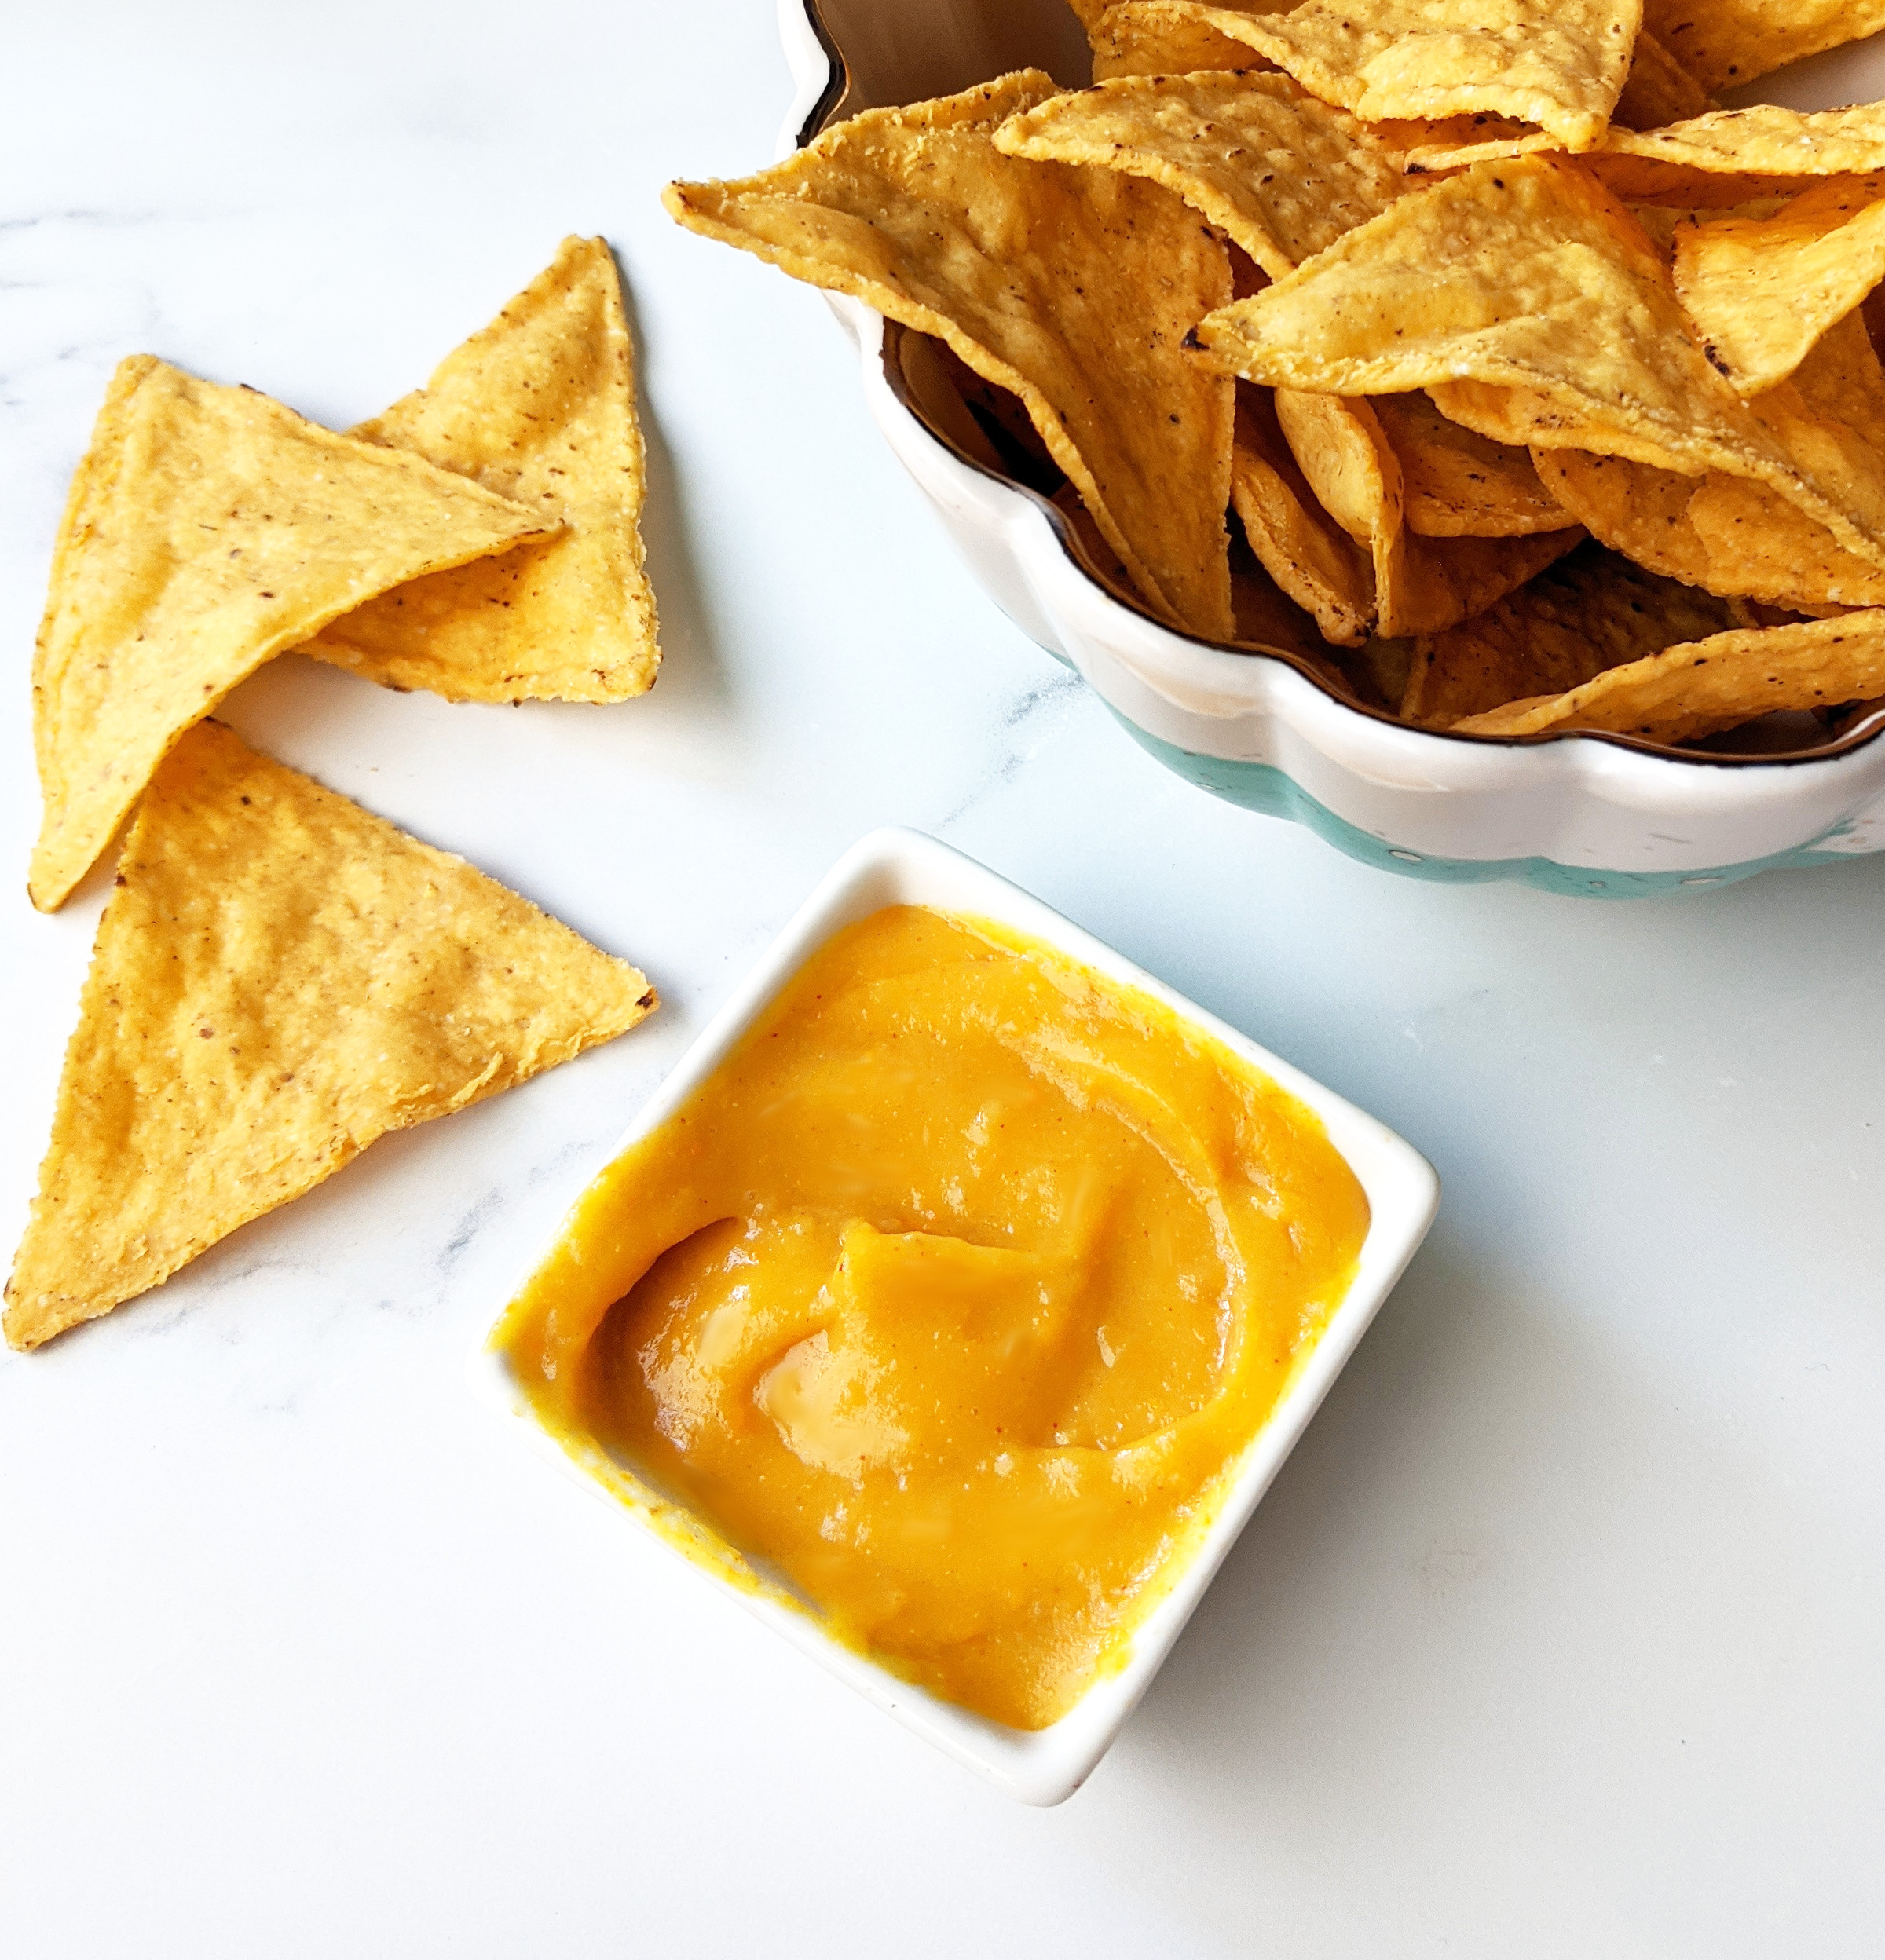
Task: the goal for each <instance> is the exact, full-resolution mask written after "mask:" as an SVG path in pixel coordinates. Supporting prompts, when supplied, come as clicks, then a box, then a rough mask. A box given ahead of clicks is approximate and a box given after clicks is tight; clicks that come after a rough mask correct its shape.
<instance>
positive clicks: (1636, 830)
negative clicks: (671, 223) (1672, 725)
mask: <svg viewBox="0 0 1885 1960" xmlns="http://www.w3.org/2000/svg"><path fill="white" fill-rule="evenodd" d="M779 20H780V27H781V34H782V35H783V38H784V40H785V48H786V53H787V55H788V57H789V59H790V61H791V64H792V71H793V74H794V76H795V78H796V80H797V82H798V93H797V95H796V98H795V100H794V101H793V103H792V109H791V112H790V114H789V116H788V118H787V121H786V125H785V135H784V137H783V139H782V148H783V149H785V150H788V151H789V149H790V148H792V146H793V145H794V144H796V143H798V142H799V141H802V140H804V139H805V138H806V137H807V136H808V134H811V133H816V131H817V130H818V128H819V127H821V126H822V125H823V124H824V123H825V122H826V121H827V120H829V119H830V117H831V116H833V115H834V114H836V113H837V112H840V110H841V111H842V112H845V113H849V112H852V111H855V110H856V109H858V108H868V107H870V106H872V105H873V104H879V103H886V102H904V101H918V100H920V99H921V98H923V97H925V96H928V95H933V94H936V93H941V92H943V91H944V90H950V89H954V88H961V87H966V86H968V85H969V84H970V83H972V82H975V81H979V80H984V79H987V78H988V77H989V76H990V75H994V74H997V73H1000V72H1001V71H1004V70H1005V69H1008V68H1015V67H1017V66H1019V65H1021V64H1023V63H1025V62H1028V61H1033V62H1034V63H1036V64H1038V65H1040V66H1042V67H1045V68H1049V69H1050V70H1051V71H1053V72H1055V73H1056V74H1057V75H1059V76H1060V79H1062V80H1063V81H1067V82H1074V81H1078V80H1080V79H1083V77H1082V73H1081V70H1080V65H1079V64H1080V63H1081V61H1082V58H1083V57H1084V53H1085V42H1084V39H1083V38H1082V36H1081V35H1080V32H1079V30H1078V25H1077V24H1075V22H1074V16H1073V14H1072V12H1071V9H1069V7H1068V6H1067V0H902V4H900V5H897V6H895V7H886V6H885V5H884V4H883V0H779ZM840 49H841V50H842V53H841V54H840ZM1779 93H1781V94H1784V96H1785V97H1786V99H1787V100H1788V101H1791V102H1792V103H1794V104H1795V106H1808V105H1810V101H1812V100H1814V99H1817V101H1818V102H1820V103H1821V104H1835V103H1839V102H1847V101H1865V100H1869V99H1871V98H1872V97H1875V96H1877V95H1879V94H1880V93H1885V46H1880V45H1879V44H1870V45H1868V46H1863V47H1861V48H1858V49H1851V50H1847V51H1845V52H1844V53H1843V54H1842V55H1840V56H1839V57H1826V58H1824V59H1823V60H1821V61H1820V62H1818V63H1817V64H1812V66H1811V68H1810V70H1808V71H1802V73H1801V74H1800V75H1798V76H1796V77H1795V78H1793V81H1792V86H1791V87H1786V86H1782V87H1781V89H1780V90H1779ZM833 307H834V309H835V310H836V313H837V314H838V316H839V317H840V320H843V322H844V324H845V326H846V327H847V329H848V331H850V333H851V335H852V337H853V338H854V339H855V342H856V343H857V346H858V354H859V357H860V360H861V362H862V370H863V378H864V389H865V393H866V397H867V398H868V400H869V405H870V410H871V413H872V415H873V417H874V418H875V419H876V421H877V426H878V427H879V428H880V429H881V430H882V431H883V432H884V437H886V439H887V440H888V441H889V443H890V445H891V448H893V449H894V450H895V452H896V453H897V455H898V456H899V459H901V460H902V463H903V465H904V466H905V467H906V469H907V470H909V471H910V474H911V476H913V477H914V478H915V479H916V481H917V483H918V484H920V485H921V486H922V488H923V489H924V492H926V493H927V494H928V497H929V498H930V499H931V501H932V503H934V505H935V508H936V510H937V512H938V514H939V516H940V517H941V518H942V520H943V524H944V525H945V527H946V529H947V530H948V532H949V533H950V536H951V537H952V538H953V539H954V541H955V543H956V545H957V547H958V548H959V550H961V553H962V555H963V556H964V558H966V559H967V560H968V563H969V565H970V567H971V568H972V570H973V571H974V572H975V576H976V577H977V578H978V579H979V580H980V581H981V583H983V586H985V587H986V588H987V590H988V591H989V593H990V596H991V597H992V598H994V600H995V602H997V605H1000V606H1001V609H1003V611H1005V613H1007V614H1008V616H1009V617H1010V618H1011V619H1012V620H1014V621H1015V623H1016V624H1017V625H1018V626H1019V627H1020V628H1021V629H1022V631H1023V632H1025V633H1027V634H1028V635H1029V636H1030V638H1033V639H1034V640H1035V641H1037V642H1038V643H1039V644H1040V645H1041V646H1043V647H1045V648H1046V649H1047V650H1048V651H1049V653H1052V654H1054V655H1056V656H1057V657H1059V658H1060V659H1061V660H1065V661H1067V663H1069V664H1071V666H1073V667H1075V668H1077V669H1078V671H1079V672H1080V674H1081V675H1082V676H1083V677H1084V678H1085V679H1086V681H1087V682H1089V684H1090V685H1091V686H1093V689H1094V690H1095V691H1096V693H1098V694H1099V695H1100V698H1101V699H1102V700H1104V701H1105V703H1106V704H1107V707H1108V708H1111V710H1112V711H1113V712H1114V714H1115V715H1117V716H1118V719H1120V721H1121V722H1123V723H1124V725H1125V726H1126V728H1127V729H1128V730H1129V731H1130V733H1132V734H1133V736H1134V737H1136V738H1137V740H1139V741H1140V744H1142V745H1143V746H1144V747H1145V748H1147V749H1149V750H1150V751H1151V753H1152V754H1154V755H1156V756H1157V757H1158V759H1160V760H1161V761H1162V762H1165V763H1166V764H1167V765H1168V766H1169V767H1171V768H1173V770H1177V772H1178V773H1180V774H1181V775H1183V776H1184V777H1187V778H1188V780H1190V781H1192V782H1194V783H1196V784H1199V785H1200V786H1201V787H1202V788H1206V789H1208V790H1210V791H1212V792H1213V793H1215V794H1216V795H1220V796H1223V797H1226V798H1228V799H1230V800H1231V801H1232V802H1234V803H1241V804H1243V805H1244V806H1246V807H1247V808H1250V809H1252V810H1258V811H1261V812H1262V813H1264V814H1266V815H1270V816H1276V817H1288V818H1292V819H1294V820H1295V821H1299V822H1301V823H1305V824H1308V825H1310V826H1311V827H1312V828H1313V829H1315V830H1316V831H1317V832H1319V833H1320V834H1321V835H1322V836H1324V837H1325V838H1327V839H1328V840H1329V841H1330V843H1334V844H1335V845H1337V846H1338V847H1340V848H1341V850H1345V851H1347V852H1349V854H1351V855H1352V856H1354V857H1356V858H1361V859H1363V861H1366V862H1367V863H1371V864H1374V865H1379V866H1380V867H1382V868H1384V869H1386V870H1391V871H1396V872H1407V873H1411V875H1413V876H1418V877H1425V878H1434V879H1447V880H1452V881H1473V882H1478V881H1483V880H1486V879H1521V880H1523V881H1524V882H1525V883H1529V884H1532V885H1535V886H1539V887H1542V888H1543V889H1545V890H1552V891H1561V892H1570V893H1576V894H1587V895H1595V896H1599V897H1605V898H1623V897H1630V896H1634V895H1638V894H1645V893H1650V892H1657V891H1667V890H1682V889H1685V888H1700V887H1714V886H1718V885H1721V884H1724V883H1729V882H1731V881H1733V880H1735V879H1741V878H1746V877H1749V876H1752V875H1753V874H1754V873H1755V872H1760V871H1765V870H1768V869H1770V868H1775V867H1777V866H1781V865H1814V864H1827V863H1833V862H1836V861H1839V860H1840V859H1841V858H1848V857H1853V856H1858V855H1862V854H1865V853H1868V852H1871V851H1875V850H1885V724H1874V725H1872V726H1871V730H1870V732H1869V733H1861V734H1858V735H1855V736H1854V737H1849V739H1848V740H1847V741H1845V742H1844V743H1843V744H1840V745H1839V748H1836V749H1832V750H1828V751H1821V752H1819V753H1815V754H1809V755H1796V756H1790V757H1787V758H1784V759H1781V758H1774V757H1761V758H1752V757H1745V756H1733V757H1729V756H1721V755H1700V754H1696V755H1686V754H1678V753H1676V752H1674V751H1669V750H1666V749H1665V750H1658V749H1655V748H1651V747H1649V746H1648V745H1646V744H1642V743H1638V742H1636V741H1634V740H1631V739H1629V738H1627V737H1616V736H1610V735H1601V734H1592V733H1574V734H1569V735H1555V736H1547V737H1530V738H1528V739H1526V740H1518V741H1512V740H1505V741H1502V740H1492V739H1490V738H1488V737H1474V736H1457V735H1449V734H1443V733H1433V732H1431V731H1429V730H1422V729H1415V728H1408V727H1405V726H1402V725H1400V724H1399V723H1397V722H1394V721H1393V720H1391V719H1389V718H1388V717H1386V716H1385V715H1378V714H1375V713H1374V712H1372V711H1370V710H1367V709H1365V708H1357V707H1356V706H1355V705H1353V704H1351V703H1349V702H1348V701H1345V700H1341V699H1339V698H1338V697H1337V696H1336V695H1335V694H1334V693H1331V692H1330V690H1329V689H1327V687H1325V686H1323V684H1322V683H1321V682H1319V681H1317V680H1316V679H1315V678H1312V675H1311V674H1310V673H1309V671H1308V669H1307V668H1306V667H1305V666H1302V665H1299V664H1296V663H1294V661H1293V660H1292V659H1291V658H1290V656H1288V655H1287V653H1278V654H1276V655H1274V656H1272V655H1269V654H1265V653H1239V652H1232V651H1230V650H1228V649H1224V648H1222V647H1219V646H1215V645H1210V644H1209V643H1208V642H1203V641H1199V640H1195V639H1191V638H1187V637H1186V636H1184V634H1179V633H1176V632H1173V631H1170V630H1169V629H1168V628H1166V627H1163V626H1161V625H1160V624H1158V623H1157V622H1156V621H1155V620H1153V619H1152V618H1151V617H1150V616H1148V615H1147V614H1146V613H1143V612H1141V611H1140V610H1138V609H1136V607H1135V606H1134V605H1131V604H1129V603H1126V602H1122V599H1121V598H1118V597H1116V596H1115V594H1113V593H1112V592H1111V591H1108V590H1107V588H1106V587H1105V586H1104V585H1103V584H1101V583H1099V581H1098V580H1096V578H1095V577H1093V576H1091V575H1089V572H1087V571H1085V569H1083V568H1082V564H1081V562H1080V545H1079V540H1078V536H1076V535H1075V532H1074V527H1072V526H1071V525H1070V524H1069V523H1068V521H1067V518H1066V517H1064V516H1063V514H1062V513H1061V512H1060V511H1059V510H1056V509H1055V507H1054V506H1052V504H1051V503H1049V502H1048V501H1047V500H1046V499H1045V498H1043V497H1041V496H1038V495H1035V494H1034V493H1033V492H1030V491H1029V490H1027V489H1025V488H1020V487H1019V486H1017V485H1016V484H1014V483H1013V482H1012V481H1008V480H1007V479H1005V477H1001V476H998V475H997V474H994V472H993V471H991V470H988V469H986V468H985V467H983V466H981V465H980V464H979V463H977V462H976V461H975V459H974V458H973V456H972V455H971V454H970V453H968V452H967V451H965V450H964V448H962V447H961V446H959V445H958V444H956V443H955V442H953V441H950V439H949V438H948V437H947V436H946V433H943V430H942V428H941V426H932V425H933V424H935V418H933V417H932V418H931V419H929V420H927V421H926V420H925V419H923V418H922V417H921V416H920V415H919V414H918V413H917V411H916V410H915V408H913V396H912V390H911V389H910V386H909V385H908V379H907V376H906V373H905V371H904V368H903V364H902V362H901V360H899V358H898V357H897V350H898V337H899V334H900V331H901V330H895V331H892V332H891V333H889V334H887V333H886V331H885V327H884V322H883V320H881V319H880V317H879V316H877V314H875V313H872V312H871V311H870V310H869V309H868V308H867V307H866V306H863V305H861V304H860V303H859V302H857V301H855V300H852V299H848V298H834V299H833Z"/></svg>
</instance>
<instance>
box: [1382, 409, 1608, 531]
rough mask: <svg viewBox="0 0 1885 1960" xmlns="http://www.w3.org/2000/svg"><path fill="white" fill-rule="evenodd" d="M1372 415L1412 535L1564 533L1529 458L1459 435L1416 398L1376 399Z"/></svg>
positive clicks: (1560, 513) (1466, 432)
mask: <svg viewBox="0 0 1885 1960" xmlns="http://www.w3.org/2000/svg"><path fill="white" fill-rule="evenodd" d="M1373 407H1374V413H1375V415H1376V416H1377V418H1378V419H1379V421H1380V423H1381V426H1382V429H1383V430H1384V431H1385V433H1386V435H1387V438H1388V441H1389V442H1390V443H1391V444H1393V448H1394V453H1395V455H1397V456H1398V457H1399V458H1400V472H1401V485H1402V492H1403V497H1402V502H1403V506H1404V510H1405V511H1406V514H1407V528H1408V529H1409V530H1410V531H1412V532H1415V533H1416V534H1417V535H1418V536H1422V537H1428V538H1523V537H1531V536H1534V535H1535V534H1536V533H1537V532H1541V531H1562V530H1565V529H1566V528H1568V523H1569V520H1568V518H1567V517H1566V515H1565V510H1564V509H1563V506H1561V505H1560V504H1559V503H1558V502H1557V499H1556V498H1554V496H1553V495H1551V493H1550V492H1549V491H1548V490H1546V488H1545V487H1544V485H1543V484H1542V483H1541V482H1540V481H1539V475H1538V471H1537V470H1536V469H1535V468H1534V467H1533V466H1532V458H1531V455H1530V454H1529V453H1528V452H1527V451H1525V450H1524V449H1518V448H1510V447H1508V446H1507V445H1506V444H1504V443H1500V442H1492V441H1488V439H1487V438H1486V437H1484V436H1481V435H1477V434H1475V433H1473V430H1470V429H1466V428H1462V426H1460V424H1459V423H1458V422H1454V421H1451V420H1450V419H1448V417H1447V416H1445V415H1442V414H1441V413H1440V411H1439V409H1438V408H1436V407H1435V406H1434V404H1433V400H1431V399H1430V397H1428V396H1427V395H1426V394H1425V393H1422V392H1419V391H1418V390H1417V391H1415V393H1411V394H1405V395H1376V396H1375V397H1373Z"/></svg>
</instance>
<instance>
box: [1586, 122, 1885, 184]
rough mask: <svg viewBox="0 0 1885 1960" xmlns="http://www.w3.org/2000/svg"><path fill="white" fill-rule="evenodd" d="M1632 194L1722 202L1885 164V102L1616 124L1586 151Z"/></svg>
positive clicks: (1608, 180) (1607, 178)
mask: <svg viewBox="0 0 1885 1960" xmlns="http://www.w3.org/2000/svg"><path fill="white" fill-rule="evenodd" d="M1587 161H1588V163H1589V164H1590V168H1591V169H1592V170H1594V171H1595V172H1596V173H1597V174H1598V176H1599V177H1601V178H1602V179H1603V181H1604V182H1605V185H1608V186H1609V188H1610V189H1611V190H1612V191H1613V192H1615V193H1616V195H1617V196H1619V197H1620V198H1621V199H1623V201H1624V202H1625V203H1629V204H1664V205H1672V206H1676V207H1681V208H1683V209H1707V208H1710V207H1713V208H1715V209H1721V208H1724V207H1729V206H1733V205H1737V204H1745V203H1749V202H1750V201H1751V200H1752V199H1757V198H1762V197H1773V196H1788V195H1790V194H1792V192H1795V191H1799V190H1803V189H1805V188H1808V187H1809V186H1810V185H1812V184H1813V183H1814V181H1815V180H1816V179H1817V178H1820V177H1863V176H1865V175H1868V174H1871V173H1872V172H1875V171H1881V170H1885V104H1879V103H1876V102H1873V103H1865V104H1861V105H1860V106H1858V107H1857V108H1847V109H1815V110H1811V111H1807V110H1801V109H1786V108H1778V107H1777V106H1776V105H1774V104H1770V103H1761V104H1758V105H1757V106H1755V108H1747V109H1714V110H1711V111H1710V112H1708V113H1707V115H1699V116H1696V117H1694V118H1693V119H1691V120H1689V121H1688V122H1678V123H1675V124H1672V125H1671V126H1669V127H1667V128H1666V129H1650V130H1629V129H1617V128H1613V129H1612V130H1611V131H1610V133H1609V136H1608V137H1605V141H1604V147H1603V148H1602V150H1601V152H1599V153H1598V155H1594V156H1592V157H1590V158H1589V159H1587Z"/></svg>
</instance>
